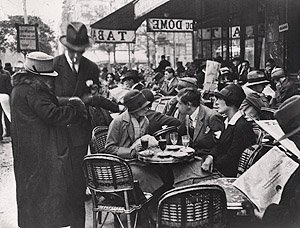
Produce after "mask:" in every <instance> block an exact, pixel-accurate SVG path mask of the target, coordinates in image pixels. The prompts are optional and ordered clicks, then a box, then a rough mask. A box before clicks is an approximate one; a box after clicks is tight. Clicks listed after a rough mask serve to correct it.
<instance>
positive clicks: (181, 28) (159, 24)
mask: <svg viewBox="0 0 300 228" xmlns="http://www.w3.org/2000/svg"><path fill="white" fill-rule="evenodd" d="M147 28H148V31H149V32H150V31H151V32H155V31H156V32H157V31H160V32H193V20H183V19H165V18H161V19H160V18H151V19H148V20H147Z"/></svg>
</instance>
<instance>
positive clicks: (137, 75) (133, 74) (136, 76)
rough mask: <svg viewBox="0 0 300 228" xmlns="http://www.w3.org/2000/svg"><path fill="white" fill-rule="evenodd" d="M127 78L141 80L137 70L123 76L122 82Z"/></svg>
mask: <svg viewBox="0 0 300 228" xmlns="http://www.w3.org/2000/svg"><path fill="white" fill-rule="evenodd" d="M126 78H140V76H139V72H138V71H137V70H129V71H127V72H126V73H125V74H124V75H123V76H121V79H122V80H124V79H126Z"/></svg>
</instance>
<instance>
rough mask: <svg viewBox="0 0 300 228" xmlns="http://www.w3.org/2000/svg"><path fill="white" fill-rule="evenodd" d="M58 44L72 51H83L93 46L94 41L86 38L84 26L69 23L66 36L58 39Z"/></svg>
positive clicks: (77, 23)
mask: <svg viewBox="0 0 300 228" xmlns="http://www.w3.org/2000/svg"><path fill="white" fill-rule="evenodd" d="M59 40H60V42H61V43H62V44H63V45H64V46H66V47H67V48H70V49H72V50H74V51H84V50H85V49H86V48H87V47H90V46H92V45H93V43H94V40H93V39H92V38H91V37H90V36H88V34H87V28H86V26H85V25H84V24H83V23H81V22H71V23H70V24H68V26H67V35H64V36H61V37H60V38H59Z"/></svg>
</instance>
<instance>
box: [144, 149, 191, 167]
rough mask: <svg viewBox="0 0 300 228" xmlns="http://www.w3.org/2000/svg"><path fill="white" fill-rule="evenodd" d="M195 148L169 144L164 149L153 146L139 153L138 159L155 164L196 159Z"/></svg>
mask: <svg viewBox="0 0 300 228" xmlns="http://www.w3.org/2000/svg"><path fill="white" fill-rule="evenodd" d="M194 154H195V150H194V149H193V148H191V147H186V148H185V147H184V146H181V145H167V147H166V150H165V151H162V150H161V149H160V148H159V147H152V148H149V149H147V150H144V151H141V152H139V153H138V160H139V161H141V162H145V163H153V164H174V163H181V162H187V161H191V160H193V159H194Z"/></svg>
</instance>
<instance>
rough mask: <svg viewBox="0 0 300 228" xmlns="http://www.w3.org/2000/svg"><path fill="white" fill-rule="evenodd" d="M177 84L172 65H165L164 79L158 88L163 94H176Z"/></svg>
mask: <svg viewBox="0 0 300 228" xmlns="http://www.w3.org/2000/svg"><path fill="white" fill-rule="evenodd" d="M177 84H178V79H177V77H176V75H175V71H174V69H173V68H172V67H166V69H165V80H164V82H163V84H162V86H161V89H160V90H159V93H161V94H162V95H164V96H175V95H176V94H177V91H176V90H175V89H176V86H177Z"/></svg>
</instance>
